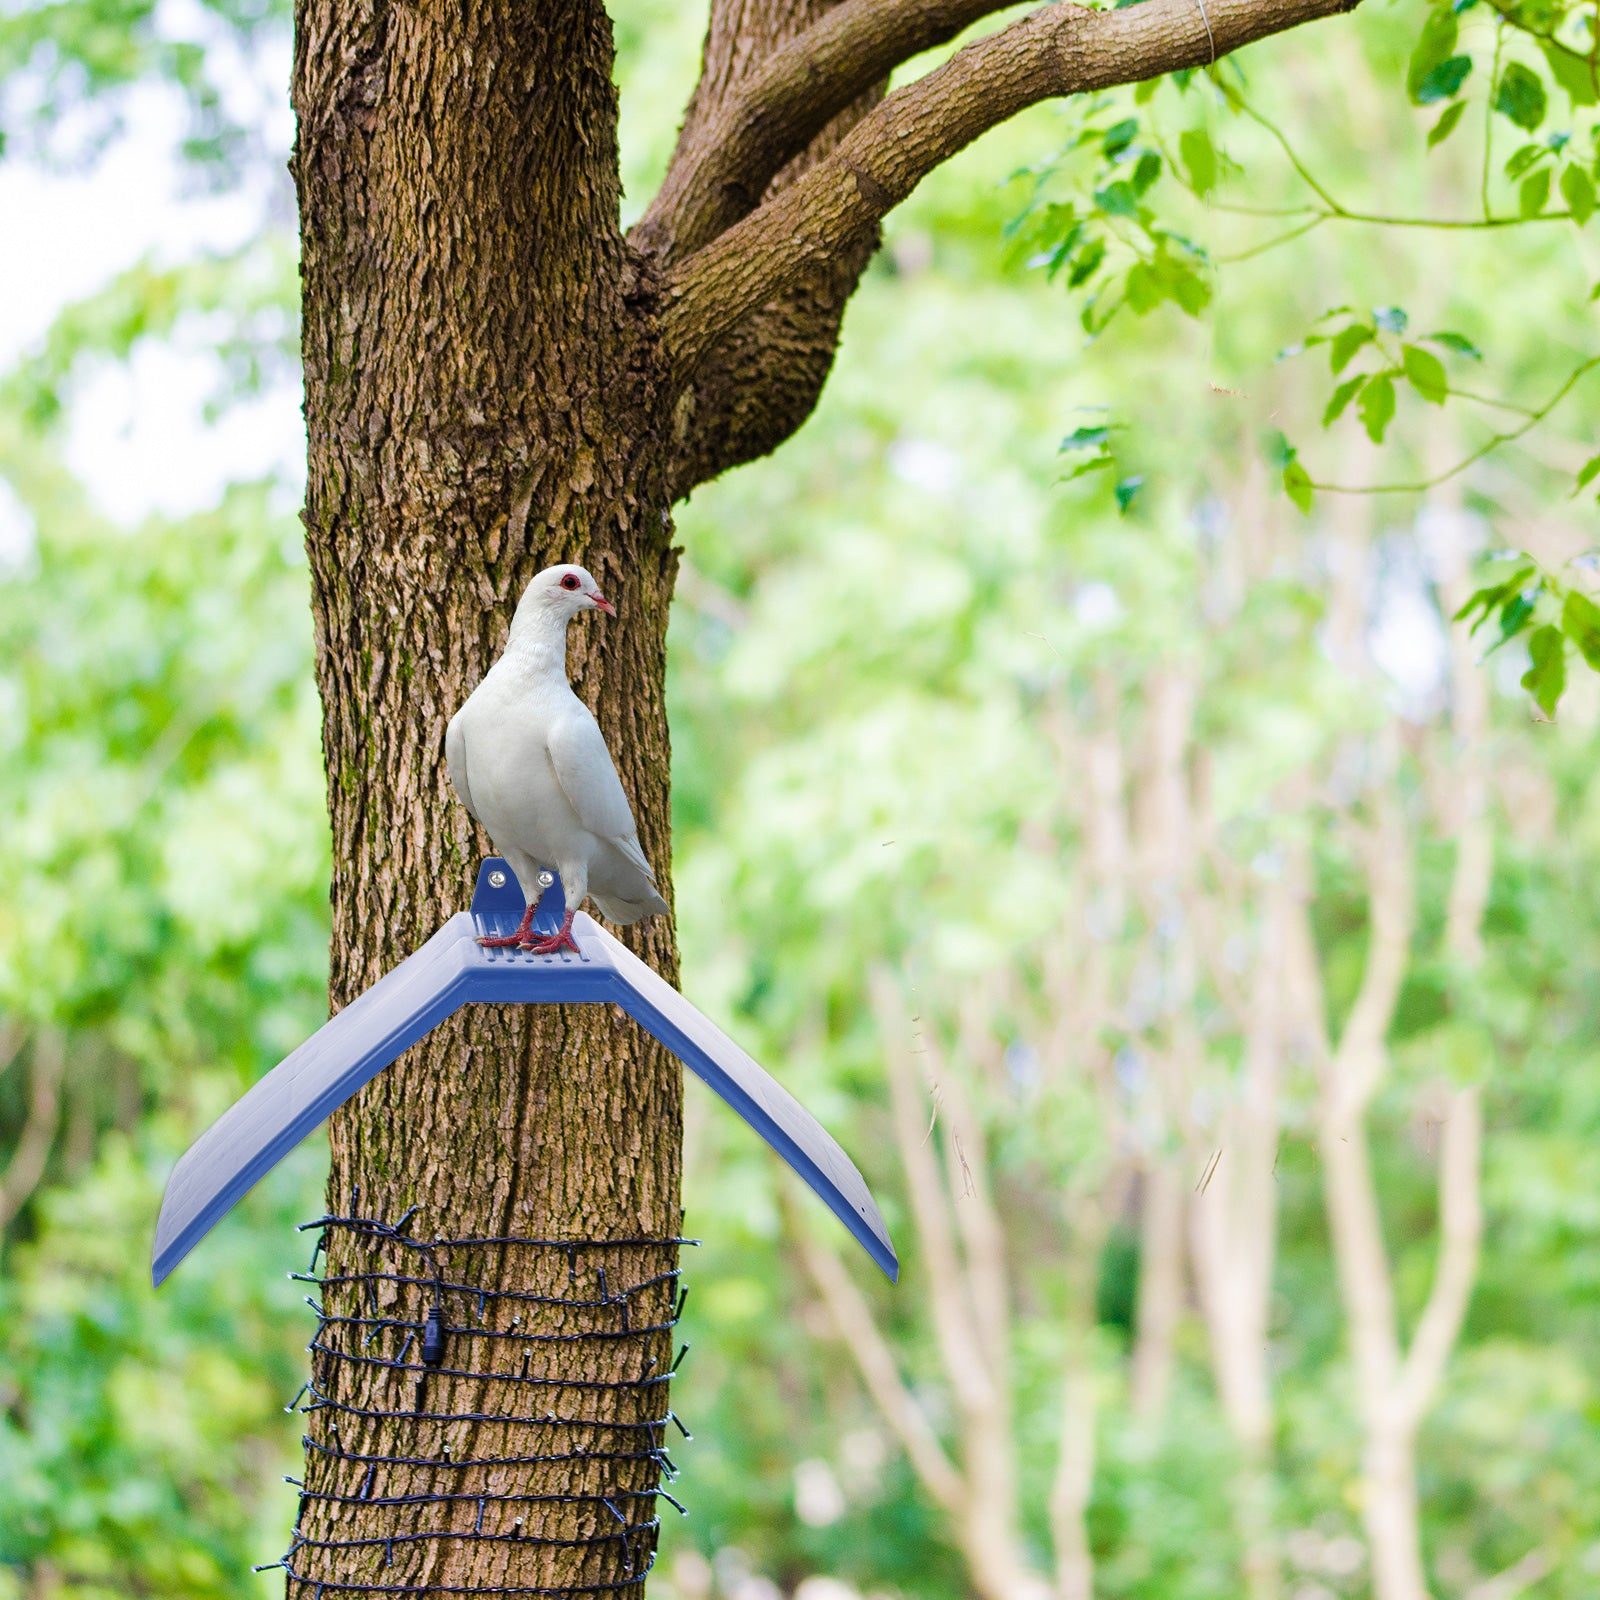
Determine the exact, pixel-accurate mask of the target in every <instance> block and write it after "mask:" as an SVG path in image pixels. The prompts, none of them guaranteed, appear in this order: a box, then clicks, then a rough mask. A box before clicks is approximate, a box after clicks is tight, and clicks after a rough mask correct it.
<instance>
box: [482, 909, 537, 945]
mask: <svg viewBox="0 0 1600 1600" xmlns="http://www.w3.org/2000/svg"><path fill="white" fill-rule="evenodd" d="M538 909H539V905H538V902H537V901H535V902H534V903H533V904H532V905H531V906H528V907H527V908H526V909H525V910H524V911H523V913H522V921H521V922H519V923H518V924H517V931H516V932H515V933H507V934H487V933H485V934H480V935H479V937H478V943H479V944H481V945H482V946H483V947H484V949H485V950H507V949H510V947H511V946H512V945H518V944H525V943H526V942H527V941H528V940H529V939H531V938H532V937H533V914H534V912H535V911H537V910H538Z"/></svg>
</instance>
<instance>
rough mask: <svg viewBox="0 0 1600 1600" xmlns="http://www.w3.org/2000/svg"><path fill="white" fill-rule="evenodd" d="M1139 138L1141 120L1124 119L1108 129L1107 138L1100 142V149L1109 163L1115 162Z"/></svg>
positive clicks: (1133, 118)
mask: <svg viewBox="0 0 1600 1600" xmlns="http://www.w3.org/2000/svg"><path fill="white" fill-rule="evenodd" d="M1138 137H1139V119H1138V118H1137V117H1124V118H1123V120H1122V121H1121V122H1119V123H1117V124H1115V126H1113V127H1110V128H1107V129H1106V136H1105V138H1103V139H1102V140H1101V141H1100V149H1101V151H1102V153H1103V154H1104V155H1105V158H1106V160H1107V161H1115V160H1116V159H1117V157H1118V156H1120V155H1121V154H1122V152H1123V151H1124V150H1126V149H1127V148H1128V146H1129V145H1130V144H1132V143H1133V141H1134V140H1135V139H1137V138H1138Z"/></svg>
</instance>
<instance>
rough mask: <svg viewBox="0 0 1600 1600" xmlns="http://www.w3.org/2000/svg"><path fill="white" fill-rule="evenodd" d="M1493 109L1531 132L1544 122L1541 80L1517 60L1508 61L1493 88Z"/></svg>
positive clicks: (1543, 97) (1535, 73) (1543, 94)
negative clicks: (1496, 86)
mask: <svg viewBox="0 0 1600 1600" xmlns="http://www.w3.org/2000/svg"><path fill="white" fill-rule="evenodd" d="M1494 109H1495V110H1496V111H1498V112H1499V113H1500V115H1501V116H1503V117H1509V118H1510V119H1511V121H1513V122H1514V123H1516V125H1517V126H1518V127H1519V128H1526V129H1527V130H1528V132H1529V133H1532V132H1533V131H1534V129H1535V128H1537V127H1538V126H1539V124H1540V123H1541V122H1543V121H1544V114H1545V109H1546V100H1545V92H1544V79H1543V78H1541V77H1540V76H1539V74H1538V73H1537V72H1533V71H1531V70H1530V69H1529V68H1527V67H1525V66H1523V64H1522V63H1521V62H1520V61H1513V62H1511V63H1509V64H1508V65H1507V67H1506V69H1505V71H1504V72H1502V73H1501V74H1500V86H1499V88H1498V89H1496V90H1495V95H1494Z"/></svg>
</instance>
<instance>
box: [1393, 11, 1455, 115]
mask: <svg viewBox="0 0 1600 1600" xmlns="http://www.w3.org/2000/svg"><path fill="white" fill-rule="evenodd" d="M1459 31H1460V28H1459V25H1458V24H1457V22H1456V19H1455V13H1454V12H1452V11H1451V10H1450V8H1449V7H1448V6H1435V7H1434V8H1433V10H1431V11H1430V12H1429V13H1428V19H1427V21H1426V22H1424V23H1423V24H1422V32H1421V33H1420V34H1418V35H1417V43H1416V47H1415V48H1414V49H1413V50H1412V52H1411V60H1410V61H1409V62H1408V63H1407V65H1406V93H1407V94H1408V95H1410V96H1411V98H1412V99H1413V100H1414V101H1415V102H1416V103H1417V104H1418V105H1424V104H1427V102H1426V101H1424V100H1423V99H1422V98H1421V97H1422V93H1423V89H1424V86H1425V85H1426V84H1427V83H1428V82H1429V80H1430V78H1431V77H1432V76H1433V74H1434V73H1435V72H1437V71H1438V69H1439V68H1440V67H1442V66H1443V65H1444V63H1445V62H1446V61H1447V60H1449V59H1450V57H1451V56H1452V55H1453V54H1454V52H1455V48H1456V35H1457V34H1458V33H1459Z"/></svg>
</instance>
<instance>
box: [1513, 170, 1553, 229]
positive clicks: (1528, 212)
mask: <svg viewBox="0 0 1600 1600" xmlns="http://www.w3.org/2000/svg"><path fill="white" fill-rule="evenodd" d="M1549 198H1550V169H1549V168H1548V167H1540V168H1538V169H1537V170H1536V171H1534V172H1530V173H1529V174H1528V176H1527V177H1526V178H1524V179H1523V180H1522V187H1521V188H1520V189H1518V190H1517V211H1518V213H1519V214H1520V215H1522V216H1524V217H1536V216H1538V215H1539V213H1540V212H1541V211H1543V210H1544V203H1545V201H1546V200H1548V199H1549Z"/></svg>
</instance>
